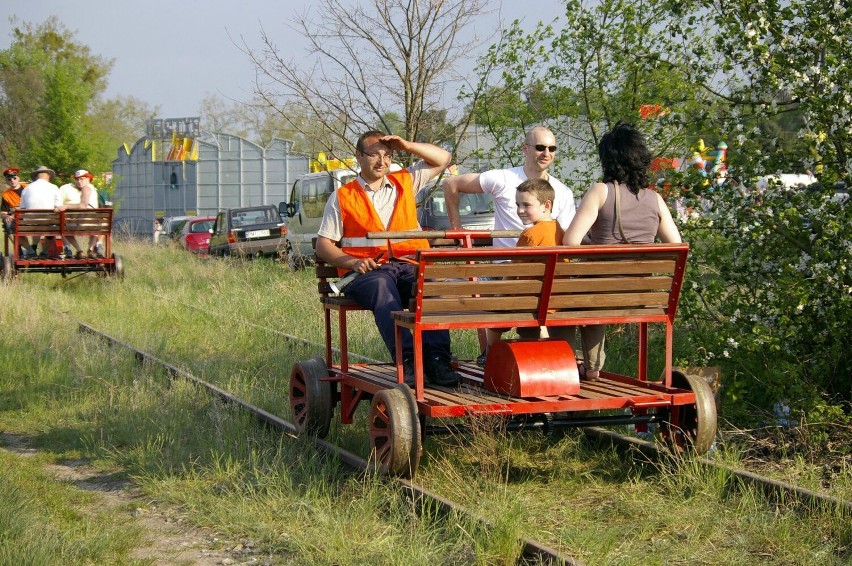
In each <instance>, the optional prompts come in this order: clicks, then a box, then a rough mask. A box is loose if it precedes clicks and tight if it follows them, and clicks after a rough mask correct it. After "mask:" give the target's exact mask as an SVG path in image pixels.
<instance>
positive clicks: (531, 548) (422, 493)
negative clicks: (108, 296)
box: [76, 321, 582, 566]
mask: <svg viewBox="0 0 852 566" xmlns="http://www.w3.org/2000/svg"><path fill="white" fill-rule="evenodd" d="M76 322H77V325H78V329H79V331H80V332H82V333H85V334H89V335H93V336H96V337H98V338H99V339H101V340H104V341H106V342H107V343H109V344H110V345H112V346H120V347H122V348H125V349H127V350H129V351H130V352H132V353H133V355H134V357H135V358H136V361H137V363H139V364H151V365H157V366H160V367H162V368H163V369H164V370H165V371H166V372H167V373H168V374H169V376H170V377H171V378H172V379H185V380H187V381H189V382H191V383H193V384H195V385H197V386H199V387H201V388H202V389H204V390H206V391H207V392H208V393H210V394H211V395H214V396H215V397H217V398H219V399H220V400H222V401H224V402H226V403H229V404H231V405H234V406H236V407H239V408H240V409H242V410H245V411H247V412H248V413H250V414H251V415H252V416H253V417H254V418H255V419H256V420H257V421H258V422H259V423H261V424H263V425H266V426H270V427H272V428H274V429H276V430H279V431H280V432H281V433H283V434H286V435H288V436H292V437H294V438H295V437H296V434H297V430H296V427H295V426H294V425H293V424H292V423H290V422H288V421H286V420H285V419H283V418H281V417H280V416H278V415H274V414H272V413H270V412H268V411H265V410H264V409H261V408H260V407H257V406H255V405H252V404H251V403H249V402H247V401H245V400H244V399H240V398H239V397H237V396H235V395H233V394H231V393H229V392H227V391H225V390H224V389H222V388H221V387H218V386H216V385H214V384H212V383H208V382H207V381H204V380H203V379H201V378H199V377H197V376H195V375H193V374H191V373H190V372H188V371H186V370H183V369H181V368H179V367H177V366H176V365H174V364H171V363H169V362H167V361H165V360H162V359H160V358H158V357H156V356H154V355H153V354H150V353H148V352H145V351H143V350H140V349H138V348H136V347H135V346H133V345H132V344H128V343H127V342H124V341H122V340H120V339H118V338H115V337H113V336H110V335H108V334H106V333H104V332H102V331H100V330H98V329H96V328H94V327H93V326H90V325H88V324H86V323H84V322H80V321H76ZM300 340H301V339H300ZM313 443H314V446H315V447H316V448H317V449H318V450H321V451H322V452H324V453H326V454H329V455H333V456H334V457H336V458H338V459H339V461H340V462H342V463H343V464H344V465H346V466H348V467H350V468H352V469H354V470H358V471H361V472H366V473H370V474H376V473H378V472H377V469H376V466H375V462H373V461H369V460H365V459H363V458H361V457H360V456H358V455H356V454H353V453H352V452H349V451H347V450H344V449H342V448H339V447H337V446H335V445H334V444H332V443H330V442H326V441H325V440H322V439H319V438H314V439H313ZM388 481H394V482H396V483H397V484H399V486H400V488H401V489H403V490H404V491H405V493H406V494H407V495H408V496H409V498H410V499H411V500H412V502H413V503H414V505H415V507H416V508H417V509H418V510H420V509H424V508H427V507H428V508H429V509H431V510H437V512H439V513H441V514H443V515H444V516H448V515H450V514H452V513H457V514H463V515H465V516H468V517H472V518H474V519H475V520H477V521H480V522H482V523H483V524H485V525H488V521H487V520H486V519H485V518H483V517H481V516H478V515H476V514H474V513H473V512H472V511H470V510H469V509H466V508H465V507H462V506H461V505H459V504H457V503H455V502H453V501H450V500H449V499H446V498H444V497H441V496H440V495H438V494H436V493H433V492H431V491H429V490H427V489H425V488H423V487H421V486H418V485H417V484H416V483H414V482H412V481H409V480H405V479H402V478H388ZM520 543H521V554H520V556H519V557H518V559H517V561H516V564H519V565H523V564H552V565H560V566H561V565H565V566H582V562H580V561H579V560H577V559H576V558H574V557H572V556H568V555H566V554H564V553H560V552H559V551H557V550H556V549H553V548H551V547H548V546H547V545H544V544H542V543H540V542H538V541H535V540H532V539H521V540H520Z"/></svg>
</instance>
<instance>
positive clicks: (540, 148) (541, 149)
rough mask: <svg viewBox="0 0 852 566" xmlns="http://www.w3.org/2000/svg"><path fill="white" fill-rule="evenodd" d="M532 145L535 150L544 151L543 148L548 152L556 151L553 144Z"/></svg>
mask: <svg viewBox="0 0 852 566" xmlns="http://www.w3.org/2000/svg"><path fill="white" fill-rule="evenodd" d="M533 147H535V150H536V151H544V150H545V149H549V150H550V153H556V146H555V145H544V144H540V143H537V144H535V145H534V146H533Z"/></svg>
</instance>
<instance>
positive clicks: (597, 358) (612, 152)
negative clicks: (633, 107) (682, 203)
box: [562, 122, 681, 381]
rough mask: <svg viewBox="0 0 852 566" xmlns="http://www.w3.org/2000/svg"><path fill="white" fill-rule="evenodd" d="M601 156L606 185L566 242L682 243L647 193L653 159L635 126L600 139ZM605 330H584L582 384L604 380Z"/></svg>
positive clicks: (595, 191) (593, 191)
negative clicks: (583, 381) (602, 375)
mask: <svg viewBox="0 0 852 566" xmlns="http://www.w3.org/2000/svg"><path fill="white" fill-rule="evenodd" d="M598 155H599V156H600V160H601V168H602V169H603V182H600V183H595V184H593V185H592V186H591V187H590V188H589V190H588V191H586V194H585V195H584V196H583V201H582V202H581V203H580V208H579V209H578V210H577V214H576V215H575V216H574V220H573V221H572V222H571V225H570V226H569V227H568V230H566V231H565V237H564V238H563V240H562V243H564V244H565V245H566V246H579V245H580V244H581V243H582V241H583V238H584V237H585V236H586V234H588V235H589V236H590V238H591V243H592V244H651V243H653V242H654V240H655V238H659V239H660V241H662V242H666V243H672V242H674V243H677V242H680V241H681V239H680V233H679V232H678V230H677V226H675V223H674V220H672V215H671V212H670V211H669V207H668V206H667V205H666V202H665V201H664V200H663V197H661V196H660V195H659V194H658V193H656V192H655V191H654V190H653V189H649V188H648V185H649V184H650V182H651V176H650V174H649V170H648V169H649V167H650V165H651V157H652V155H651V151H650V150H649V149H648V146H647V144H646V143H645V136H643V135H642V132H640V131H639V130H637V129H636V127H635V126H633V125H632V124H626V123H623V122H618V123H617V124H616V125H615V127H614V128H613V129H612V130H610V131H609V132H607V133H606V134H604V135H603V137H601V141H600V143H599V144H598ZM605 330H606V327H605V326H604V325H588V326H583V327H581V328H580V336H581V338H582V340H583V357H584V361H583V362H582V364H583V365H582V367H581V368H580V377H581V378H582V379H586V380H588V381H596V380H597V379H598V376H599V375H600V370H601V368H602V367H603V364H604V359H605V358H606V356H605V354H604V337H605Z"/></svg>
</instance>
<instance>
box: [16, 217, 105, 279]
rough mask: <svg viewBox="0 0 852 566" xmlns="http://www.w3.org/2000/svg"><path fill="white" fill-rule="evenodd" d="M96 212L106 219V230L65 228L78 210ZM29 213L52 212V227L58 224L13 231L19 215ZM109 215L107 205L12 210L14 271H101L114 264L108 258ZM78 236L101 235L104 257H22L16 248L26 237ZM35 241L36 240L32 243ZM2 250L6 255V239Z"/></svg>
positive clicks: (18, 220) (19, 220)
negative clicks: (54, 222) (53, 218)
mask: <svg viewBox="0 0 852 566" xmlns="http://www.w3.org/2000/svg"><path fill="white" fill-rule="evenodd" d="M93 210H94V211H98V212H99V213H102V214H103V215H105V216H106V217H107V218H108V224H109V226H110V229H109V230H106V231H105V230H80V229H79V228H77V227H76V226H75V227H74V228H71V227H69V225H70V224H72V223H71V222H69V220H70V219H72V218H73V217H74V215H76V214H78V213H85V212H92V211H93ZM29 213H38V214H45V213H47V214H56V215H57V219H58V222H57V223H56V224H55V226H58V229H56V228H54V227H51V228H49V229H48V228H46V229H44V230H34V231H31V232H27V233H25V234H21V233H19V232H18V231H17V226H18V224H19V222H21V220H22V219H23V218H25V217H26V215H27V214H29ZM112 214H113V209H111V208H99V209H86V210H83V209H69V210H63V211H52V210H16V211H15V212H14V215H15V226H16V230H15V232H14V233H13V234H12V238H11V239H12V242H13V249H12V252H11V256H12V264H13V267H14V269H15V270H19V269H24V270H27V271H32V272H41V273H52V272H57V273H59V272H62V273H67V272H69V269H70V270H71V271H75V272H77V271H79V272H84V271H87V270H103V269H104V268H105V267H106V266H112V265H114V264H115V259H114V258H113V257H112ZM71 236H75V237H82V238H88V237H89V236H104V257H102V258H89V257H86V258H82V259H75V258H66V259H55V258H39V257H36V258H29V259H24V258H21V256H20V248H21V245H20V244H21V238H27V239H28V240H30V239H36V240H38V239H41V238H44V237H55V238H60V239H61V238H63V237H71ZM37 243H38V241H36V244H37ZM4 252H5V254H6V255H10V252H9V238H6V239H5V240H4Z"/></svg>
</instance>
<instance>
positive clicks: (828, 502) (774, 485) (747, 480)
mask: <svg viewBox="0 0 852 566" xmlns="http://www.w3.org/2000/svg"><path fill="white" fill-rule="evenodd" d="M152 295H153V294H152ZM156 297H157V298H158V299H159V300H166V301H169V302H174V303H178V304H180V305H182V306H184V307H186V308H190V309H193V310H196V311H198V312H201V313H204V314H207V315H209V316H216V313H214V312H211V311H208V310H206V309H202V308H199V307H198V306H196V305H191V304H187V303H183V302H179V301H175V300H174V299H171V298H168V297H164V296H162V295H156ZM239 322H240V323H241V324H244V325H246V326H250V327H253V328H256V329H259V330H264V331H266V332H272V333H274V334H275V335H276V336H280V337H282V338H284V339H285V340H290V341H292V342H296V343H299V344H305V345H309V346H313V347H315V348H316V349H317V351H322V349H323V348H324V347H325V346H324V345H323V344H319V343H317V342H312V341H310V340H307V339H305V338H301V337H299V336H294V335H291V334H288V333H285V332H281V331H278V330H274V329H270V328H269V327H267V326H263V325H258V324H254V323H252V322H248V321H239ZM333 351H334V352H335V353H339V350H338V349H336V348H334V349H333ZM349 357H350V359H352V360H357V361H361V362H366V363H380V360H376V359H373V358H369V357H367V356H362V355H359V354H356V353H353V352H349ZM524 426H525V427H526V428H530V427H531V426H532V427H535V426H541V427H547V426H549V423H542V422H539V423H532V424H530V423H527V424H525V425H524ZM583 430H584V433H585V434H586V435H588V436H591V437H594V438H605V439H608V440H609V441H611V442H613V443H615V444H617V445H620V446H623V447H633V448H636V449H638V450H640V451H642V452H643V453H645V454H647V455H649V456H652V457H655V458H656V457H659V455H660V447H659V446H658V445H656V444H654V443H653V442H647V441H644V440H641V439H639V438H636V437H634V436H625V435H621V434H618V433H615V432H613V431H611V430H609V429H604V428H598V427H587V428H584V429H583ZM432 432H440V431H437V430H435V431H432ZM695 461H696V462H698V463H699V464H701V465H703V466H707V467H711V468H716V469H721V470H724V471H725V472H726V473H727V474H728V475H729V477H730V481H732V482H741V483H742V484H745V485H750V486H754V487H756V488H758V489H760V490H761V491H763V492H764V493H766V494H767V495H770V496H773V497H776V498H779V499H784V501H785V502H787V503H788V504H789V503H794V504H799V505H801V506H819V507H824V508H826V507H827V508H833V509H837V510H840V511H841V512H843V513H844V514H845V515H847V516H849V515H852V501H850V500H848V499H840V498H837V497H833V496H831V495H827V494H823V493H819V492H816V491H813V490H809V489H806V488H803V487H799V486H795V485H792V484H790V483H787V482H783V481H779V480H776V479H773V478H769V477H765V476H762V475H760V474H756V473H754V472H750V471H748V470H744V469H741V468H735V467H733V466H728V465H726V464H722V463H720V462H717V461H714V460H711V459H709V458H706V457H700V458H695Z"/></svg>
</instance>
